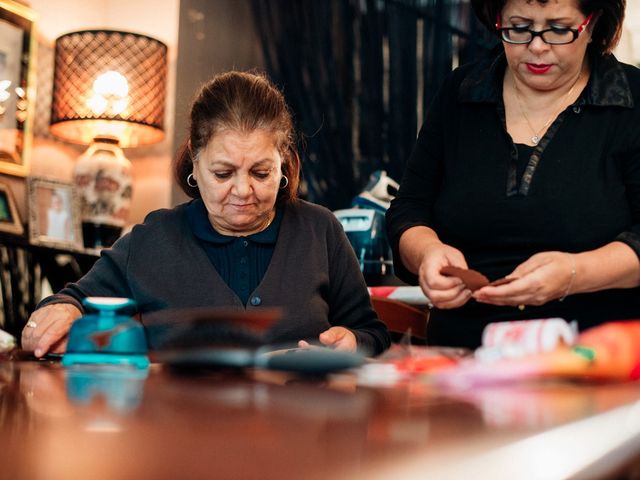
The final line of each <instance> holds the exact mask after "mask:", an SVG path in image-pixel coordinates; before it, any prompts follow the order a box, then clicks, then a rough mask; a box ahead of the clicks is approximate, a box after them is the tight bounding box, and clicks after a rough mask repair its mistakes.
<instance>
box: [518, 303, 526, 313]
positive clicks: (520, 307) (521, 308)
mask: <svg viewBox="0 0 640 480" xmlns="http://www.w3.org/2000/svg"><path fill="white" fill-rule="evenodd" d="M524 307H525V305H524V303H521V304H520V305H518V310H520V311H522V310H524Z"/></svg>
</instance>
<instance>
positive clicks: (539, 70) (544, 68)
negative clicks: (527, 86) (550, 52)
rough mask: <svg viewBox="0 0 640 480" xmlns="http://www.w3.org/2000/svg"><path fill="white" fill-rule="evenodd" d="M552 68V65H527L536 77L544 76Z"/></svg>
mask: <svg viewBox="0 0 640 480" xmlns="http://www.w3.org/2000/svg"><path fill="white" fill-rule="evenodd" d="M550 68H551V65H549V64H546V63H542V64H537V63H527V69H528V70H529V71H530V72H531V73H535V74H536V75H542V74H543V73H547V72H548V71H549V69H550Z"/></svg>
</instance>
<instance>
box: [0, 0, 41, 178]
mask: <svg viewBox="0 0 640 480" xmlns="http://www.w3.org/2000/svg"><path fill="white" fill-rule="evenodd" d="M34 22H35V14H34V12H33V10H31V9H30V8H29V7H27V6H25V5H23V4H21V3H18V2H16V1H14V0H0V173H6V174H9V175H15V176H20V177H24V176H26V175H27V174H28V172H29V162H30V156H31V143H32V139H33V117H34V108H35V96H36V79H35V61H36V44H37V42H36V36H35V27H34Z"/></svg>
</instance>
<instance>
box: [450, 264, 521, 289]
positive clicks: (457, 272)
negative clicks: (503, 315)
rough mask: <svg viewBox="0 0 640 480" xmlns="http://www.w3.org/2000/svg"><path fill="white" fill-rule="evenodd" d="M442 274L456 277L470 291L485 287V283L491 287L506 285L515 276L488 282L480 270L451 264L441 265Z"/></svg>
mask: <svg viewBox="0 0 640 480" xmlns="http://www.w3.org/2000/svg"><path fill="white" fill-rule="evenodd" d="M440 273H441V274H442V275H445V276H447V277H458V278H459V279H460V280H462V282H463V283H464V284H465V286H466V287H467V288H468V289H469V290H471V291H472V292H473V291H475V290H478V289H480V288H482V287H486V286H487V285H491V286H492V287H497V286H500V285H506V284H507V283H510V282H512V281H514V280H515V278H505V277H503V278H499V279H497V280H494V281H493V282H489V279H488V278H487V277H485V276H484V275H483V274H481V273H480V272H477V271H475V270H471V269H465V268H460V267H453V266H451V265H447V266H446V267H442V269H441V270H440Z"/></svg>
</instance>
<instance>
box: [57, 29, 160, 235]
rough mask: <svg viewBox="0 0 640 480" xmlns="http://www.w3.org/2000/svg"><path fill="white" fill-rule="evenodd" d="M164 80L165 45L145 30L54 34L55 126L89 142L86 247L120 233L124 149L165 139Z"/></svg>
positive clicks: (81, 178) (126, 174)
mask: <svg viewBox="0 0 640 480" xmlns="http://www.w3.org/2000/svg"><path fill="white" fill-rule="evenodd" d="M166 79H167V46H166V45H165V44H164V43H162V42H160V41H158V40H156V39H154V38H151V37H148V36H146V35H140V34H136V33H128V32H120V31H114V30H85V31H79V32H72V33H67V34H65V35H62V36H60V37H58V38H57V39H56V42H55V68H54V79H53V100H52V105H51V121H50V131H51V133H52V134H53V135H55V136H56V137H58V138H60V139H62V140H66V141H68V142H72V143H79V144H84V145H89V148H88V149H87V150H86V152H84V153H83V154H82V155H81V156H80V158H79V159H78V162H77V164H76V166H75V168H74V173H73V176H74V184H75V185H76V188H77V190H78V193H79V197H80V199H81V203H82V233H83V238H84V245H85V247H87V248H100V247H105V246H110V245H111V244H112V243H113V242H114V241H115V240H116V239H117V238H118V237H119V236H120V233H121V231H122V228H123V227H124V225H125V223H126V220H127V217H128V214H129V210H130V206H131V194H132V176H131V162H129V160H128V159H127V158H126V157H125V155H124V153H123V151H122V148H132V147H137V146H139V145H145V144H150V143H155V142H159V141H161V140H162V139H163V138H164V106H165V97H166Z"/></svg>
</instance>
